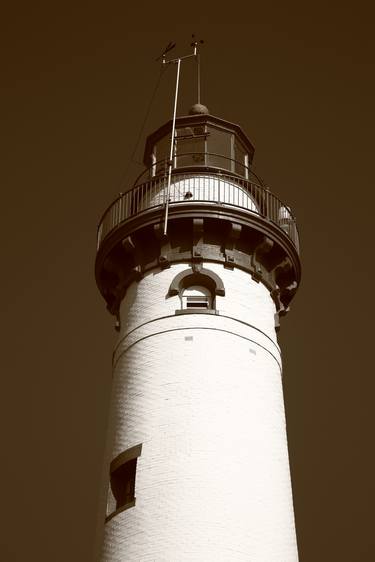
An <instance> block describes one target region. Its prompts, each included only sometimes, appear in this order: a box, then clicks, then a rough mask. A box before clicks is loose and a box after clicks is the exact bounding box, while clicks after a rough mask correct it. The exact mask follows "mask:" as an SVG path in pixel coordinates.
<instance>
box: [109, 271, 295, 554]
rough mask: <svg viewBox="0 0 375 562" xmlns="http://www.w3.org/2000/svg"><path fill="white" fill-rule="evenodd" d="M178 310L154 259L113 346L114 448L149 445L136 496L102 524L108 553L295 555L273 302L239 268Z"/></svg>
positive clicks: (166, 274) (169, 275)
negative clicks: (208, 310) (210, 294)
mask: <svg viewBox="0 0 375 562" xmlns="http://www.w3.org/2000/svg"><path fill="white" fill-rule="evenodd" d="M204 267H205V268H207V269H210V270H212V271H214V272H215V273H216V274H217V275H219V276H220V277H221V279H222V280H223V283H224V286H225V296H224V297H219V296H217V297H216V309H217V310H218V311H219V315H214V314H182V315H176V314H175V311H176V309H180V308H181V302H180V298H179V296H174V297H168V289H169V285H170V283H171V281H172V279H173V278H174V277H175V275H177V274H178V273H180V272H181V271H183V270H185V269H188V268H189V265H188V264H178V265H173V266H172V267H170V268H169V269H165V270H162V271H160V270H155V271H154V272H151V273H149V274H148V275H147V276H146V277H145V278H143V279H142V280H141V281H139V282H138V283H133V284H132V285H131V286H130V287H129V288H128V290H127V293H126V296H125V298H124V300H123V302H122V304H121V310H120V314H121V332H120V335H119V341H118V345H117V347H116V349H115V352H114V374H113V376H114V380H113V396H112V413H111V416H112V422H111V423H112V427H113V452H112V456H111V459H113V458H114V457H115V456H117V455H118V454H119V453H121V452H123V451H124V450H126V449H128V448H130V447H133V446H135V445H138V444H140V443H141V444H142V454H141V456H140V457H139V458H138V466H137V476H136V494H135V495H136V505H135V507H132V508H130V509H127V510H125V511H122V512H120V513H118V514H117V515H115V516H114V517H113V518H112V519H110V520H109V521H108V522H107V523H106V525H105V539H104V546H103V555H102V560H103V561H104V562H125V561H126V562H138V561H140V562H151V561H152V562H162V561H163V562H188V561H189V562H198V561H199V562H211V561H212V562H232V561H233V562H236V561H247V562H297V561H298V554H297V546H296V539H295V528H294V515H293V503H292V494H291V483H290V474H289V462H288V450H287V440H286V428H285V415H284V402H283V393H282V384H281V357H280V350H279V347H278V344H277V340H276V334H275V329H274V313H275V305H274V302H273V301H272V299H271V297H270V294H269V291H268V290H267V288H266V287H265V286H264V285H262V284H261V283H256V282H255V281H253V280H252V279H251V277H250V276H249V275H248V274H247V273H245V272H242V271H241V270H239V269H234V270H228V269H225V268H224V267H223V266H222V265H218V264H211V263H205V264H204Z"/></svg>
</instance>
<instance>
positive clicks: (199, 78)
mask: <svg viewBox="0 0 375 562" xmlns="http://www.w3.org/2000/svg"><path fill="white" fill-rule="evenodd" d="M196 57H197V65H198V71H197V72H198V103H199V104H200V103H201V56H200V54H199V53H198V54H197V55H196Z"/></svg>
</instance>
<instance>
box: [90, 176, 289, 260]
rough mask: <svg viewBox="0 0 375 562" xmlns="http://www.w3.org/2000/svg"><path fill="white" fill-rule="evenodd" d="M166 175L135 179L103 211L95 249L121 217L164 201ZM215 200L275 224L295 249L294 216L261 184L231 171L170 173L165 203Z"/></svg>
mask: <svg viewBox="0 0 375 562" xmlns="http://www.w3.org/2000/svg"><path fill="white" fill-rule="evenodd" d="M167 184H168V179H167V177H166V176H165V175H162V176H157V177H154V178H152V179H148V180H147V181H144V182H142V183H139V184H137V185H135V186H134V187H133V189H131V190H130V191H127V192H126V193H123V194H120V196H119V197H118V198H117V199H116V200H115V201H114V202H113V203H111V205H110V206H109V207H108V209H107V210H106V211H105V213H104V215H103V217H102V219H101V221H100V224H99V227H98V240H97V243H98V246H97V247H98V249H99V247H100V245H101V243H102V242H103V240H104V239H105V238H106V237H107V236H108V234H109V233H110V232H111V231H112V230H114V229H115V228H117V227H118V226H119V225H120V224H121V223H123V222H124V221H126V220H128V219H130V218H132V217H135V216H136V215H139V214H140V213H143V212H146V211H148V210H149V209H153V208H157V207H160V208H163V207H164V206H165V204H166V198H167ZM194 202H197V203H198V202H199V203H200V204H201V203H210V204H212V203H216V204H218V205H221V206H232V207H239V208H241V209H244V210H246V211H248V212H249V213H254V214H256V215H259V216H260V217H262V218H263V219H265V220H267V221H271V222H272V223H274V224H276V225H277V226H278V227H279V228H280V229H281V230H282V231H283V232H284V233H285V234H286V235H287V236H288V237H289V238H290V239H291V241H292V242H293V244H294V246H295V247H296V249H297V252H298V249H299V245H298V232H297V226H296V221H295V218H294V217H293V215H292V213H291V211H290V209H289V207H287V206H286V205H284V203H282V201H280V199H278V197H276V196H275V195H273V194H272V193H271V192H270V191H269V190H268V189H266V188H265V187H263V186H261V185H258V184H257V183H254V182H253V181H249V180H246V179H244V178H241V177H238V176H236V175H232V174H226V173H224V174H223V173H217V172H216V173H215V172H210V171H202V172H200V171H199V172H196V171H195V172H194V173H191V172H190V173H189V172H185V173H177V172H176V173H172V180H171V186H170V191H169V206H170V208H172V207H173V206H174V205H183V204H184V203H185V204H186V203H189V204H191V203H194Z"/></svg>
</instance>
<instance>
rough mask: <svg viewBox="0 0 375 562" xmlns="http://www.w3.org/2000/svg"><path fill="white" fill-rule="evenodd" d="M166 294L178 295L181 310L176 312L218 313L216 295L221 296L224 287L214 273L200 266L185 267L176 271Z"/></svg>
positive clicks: (223, 293)
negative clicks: (197, 267)
mask: <svg viewBox="0 0 375 562" xmlns="http://www.w3.org/2000/svg"><path fill="white" fill-rule="evenodd" d="M168 294H169V296H173V295H179V297H180V300H181V310H176V314H183V313H186V312H204V311H205V310H207V311H209V312H210V314H218V312H217V311H216V310H215V307H216V303H215V300H216V295H219V296H221V297H223V296H224V295H225V289H224V285H223V282H222V280H221V279H220V277H219V276H218V275H217V274H216V273H214V272H213V271H211V270H209V269H205V268H204V267H201V268H200V269H199V270H198V271H197V270H195V269H185V271H181V273H178V275H176V277H175V278H174V279H173V281H172V283H171V284H170V287H169V291H168Z"/></svg>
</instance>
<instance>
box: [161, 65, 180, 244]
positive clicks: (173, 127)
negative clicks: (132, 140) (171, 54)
mask: <svg viewBox="0 0 375 562" xmlns="http://www.w3.org/2000/svg"><path fill="white" fill-rule="evenodd" d="M180 66H181V59H180V58H179V59H177V76H176V91H175V96H174V107H173V120H172V137H171V148H170V151H169V163H168V184H167V194H166V201H165V216H164V236H166V234H167V226H168V211H169V198H170V193H171V179H172V165H173V157H174V152H175V150H174V149H175V134H176V113H177V99H178V86H179V83H180Z"/></svg>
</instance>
